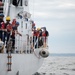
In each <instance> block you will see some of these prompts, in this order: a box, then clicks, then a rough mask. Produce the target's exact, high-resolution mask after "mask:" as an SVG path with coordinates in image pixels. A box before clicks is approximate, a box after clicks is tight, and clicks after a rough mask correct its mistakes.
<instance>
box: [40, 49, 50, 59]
mask: <svg viewBox="0 0 75 75" xmlns="http://www.w3.org/2000/svg"><path fill="white" fill-rule="evenodd" d="M39 55H40V56H42V57H43V58H46V57H48V56H49V52H48V51H47V50H41V51H40V52H39Z"/></svg>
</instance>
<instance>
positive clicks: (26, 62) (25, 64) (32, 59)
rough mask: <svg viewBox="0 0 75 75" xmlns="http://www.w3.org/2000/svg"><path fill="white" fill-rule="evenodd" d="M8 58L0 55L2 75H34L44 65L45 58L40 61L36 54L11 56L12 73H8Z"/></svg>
mask: <svg viewBox="0 0 75 75" xmlns="http://www.w3.org/2000/svg"><path fill="white" fill-rule="evenodd" d="M7 56H8V55H7V54H0V75H17V73H18V74H19V75H32V74H33V73H35V72H36V71H37V70H38V69H39V68H40V66H41V65H42V63H43V58H41V59H39V58H37V57H36V56H35V55H34V54H11V56H12V58H11V60H12V65H11V71H7V70H8V65H7V63H8V58H7Z"/></svg>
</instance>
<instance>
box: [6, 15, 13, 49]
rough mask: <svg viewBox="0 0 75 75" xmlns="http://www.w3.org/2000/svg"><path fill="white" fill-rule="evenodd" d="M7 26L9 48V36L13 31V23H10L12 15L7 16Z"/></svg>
mask: <svg viewBox="0 0 75 75" xmlns="http://www.w3.org/2000/svg"><path fill="white" fill-rule="evenodd" d="M5 27H6V29H7V32H6V37H7V40H6V48H7V43H8V41H9V38H10V36H11V31H12V25H11V23H10V17H9V16H8V17H6V23H5Z"/></svg>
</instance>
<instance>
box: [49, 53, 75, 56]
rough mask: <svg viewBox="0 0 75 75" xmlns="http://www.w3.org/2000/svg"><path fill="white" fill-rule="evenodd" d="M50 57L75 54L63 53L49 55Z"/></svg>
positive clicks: (72, 54) (74, 54)
mask: <svg viewBox="0 0 75 75" xmlns="http://www.w3.org/2000/svg"><path fill="white" fill-rule="evenodd" d="M49 56H64V57H65V56H69V57H70V56H75V53H63V54H62V53H61V54H55V53H51V54H49Z"/></svg>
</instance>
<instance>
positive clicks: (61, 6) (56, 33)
mask: <svg viewBox="0 0 75 75" xmlns="http://www.w3.org/2000/svg"><path fill="white" fill-rule="evenodd" d="M29 11H30V13H31V15H32V17H31V18H32V19H33V20H34V22H35V24H36V27H44V26H45V27H46V28H47V30H48V31H49V37H48V45H49V52H50V53H75V0H29Z"/></svg>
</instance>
